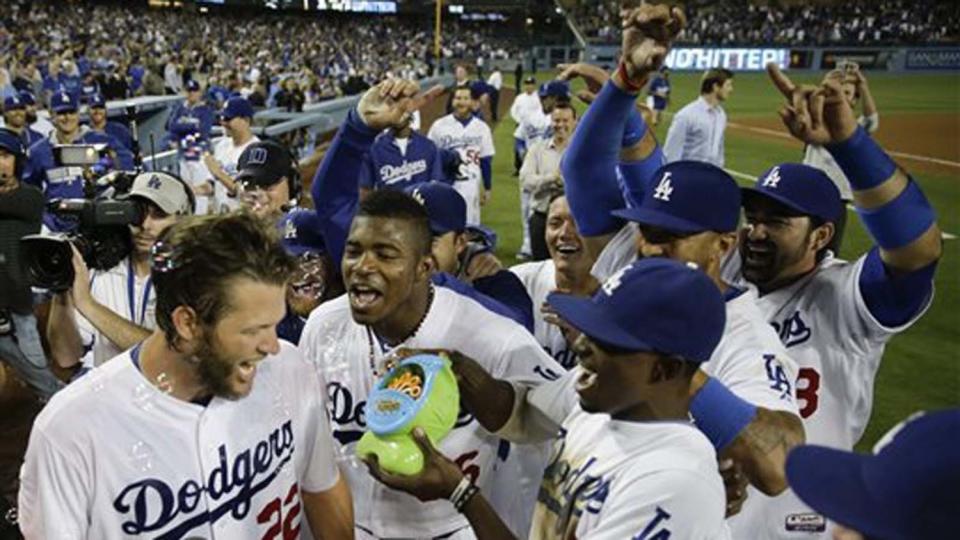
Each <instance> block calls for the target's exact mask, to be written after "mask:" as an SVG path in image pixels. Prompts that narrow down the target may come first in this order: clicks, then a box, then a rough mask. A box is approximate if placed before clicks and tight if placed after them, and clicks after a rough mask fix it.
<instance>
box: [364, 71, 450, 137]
mask: <svg viewBox="0 0 960 540" xmlns="http://www.w3.org/2000/svg"><path fill="white" fill-rule="evenodd" d="M442 93H443V86H440V85H436V86H434V87H432V88H430V89H429V90H427V91H426V92H423V93H420V85H418V84H417V83H416V82H414V81H407V80H403V79H387V80H385V81H382V82H380V83H379V84H377V85H376V86H374V87H372V88H370V89H369V90H367V91H366V92H365V93H364V94H363V97H361V98H360V102H359V103H358V104H357V112H359V113H360V118H361V119H362V120H363V123H365V124H366V125H367V126H368V127H370V128H372V129H376V130H382V129H386V128H389V127H396V128H400V127H403V126H405V125H406V124H407V122H409V121H410V116H411V115H412V114H413V111H416V110H418V109H420V108H421V107H423V106H424V105H426V104H427V103H429V102H430V101H431V100H433V99H435V98H436V97H437V96H439V95H440V94H442Z"/></svg>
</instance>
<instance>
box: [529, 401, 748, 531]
mask: <svg viewBox="0 0 960 540" xmlns="http://www.w3.org/2000/svg"><path fill="white" fill-rule="evenodd" d="M725 509H726V496H725V494H724V489H723V482H722V480H721V479H720V475H719V473H718V472H717V460H716V454H715V451H714V449H713V446H711V445H710V442H709V441H708V440H707V438H706V437H705V436H704V435H703V434H702V433H700V432H699V431H698V430H697V429H696V428H694V427H692V426H691V425H690V424H684V423H679V422H651V423H643V422H624V421H617V420H612V419H611V418H610V417H609V416H608V415H605V414H588V413H586V412H583V410H582V409H580V407H579V406H577V407H576V409H575V410H574V411H573V412H572V413H571V414H570V416H569V417H568V418H567V419H566V420H565V421H564V423H563V428H562V429H561V431H560V438H559V439H557V441H556V442H555V443H554V452H553V456H552V457H551V458H550V462H549V464H548V465H547V468H546V471H545V472H544V476H543V483H542V485H541V488H540V497H539V500H538V501H537V508H536V511H535V513H534V520H533V529H532V531H531V534H530V538H531V539H537V540H547V539H557V540H561V539H568V538H577V539H579V540H599V539H606V540H627V539H631V538H632V539H634V540H654V539H663V538H684V539H714V538H729V537H730V535H729V531H728V530H727V527H726V525H725V523H724V519H723V516H724V512H725Z"/></svg>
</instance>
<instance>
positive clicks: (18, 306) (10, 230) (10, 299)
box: [0, 128, 63, 401]
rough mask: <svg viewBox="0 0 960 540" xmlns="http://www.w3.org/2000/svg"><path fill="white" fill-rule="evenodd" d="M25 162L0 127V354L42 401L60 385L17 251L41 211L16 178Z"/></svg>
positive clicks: (36, 227)
mask: <svg viewBox="0 0 960 540" xmlns="http://www.w3.org/2000/svg"><path fill="white" fill-rule="evenodd" d="M25 163H26V155H25V153H24V149H23V145H22V144H21V142H20V137H19V136H18V135H17V134H16V133H15V132H13V131H10V130H8V129H5V128H0V358H2V359H3V361H4V362H6V363H7V364H8V365H9V366H10V367H12V368H13V369H14V370H15V371H16V372H17V374H18V375H19V376H20V378H21V379H23V380H24V382H26V383H27V384H28V385H30V387H31V389H32V390H33V391H34V392H35V393H36V395H37V396H38V397H39V398H40V399H41V400H43V401H46V400H47V399H49V397H50V396H51V395H53V393H54V392H56V391H57V390H59V389H60V388H61V387H62V386H63V385H62V383H61V382H60V381H59V380H57V378H56V377H54V375H53V373H51V372H50V370H49V368H48V367H47V358H46V356H45V355H44V353H43V346H42V345H41V343H40V335H39V333H38V330H37V319H36V318H35V317H34V314H33V296H32V294H31V291H30V282H29V279H28V274H27V272H26V269H25V266H24V264H23V258H22V256H21V253H20V238H22V237H23V236H26V235H29V234H34V233H37V232H39V231H40V220H41V216H42V215H43V194H41V193H40V191H39V190H38V189H36V188H35V187H33V186H28V185H26V184H24V183H22V182H21V181H20V175H21V173H22V171H23V167H24V165H25Z"/></svg>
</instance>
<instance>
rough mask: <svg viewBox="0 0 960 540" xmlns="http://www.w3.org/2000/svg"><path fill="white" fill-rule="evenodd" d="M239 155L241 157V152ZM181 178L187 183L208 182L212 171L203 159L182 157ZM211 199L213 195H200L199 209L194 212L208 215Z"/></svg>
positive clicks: (194, 184) (198, 199)
mask: <svg viewBox="0 0 960 540" xmlns="http://www.w3.org/2000/svg"><path fill="white" fill-rule="evenodd" d="M237 157H239V154H238V156H237ZM180 178H183V180H184V181H185V182H186V183H187V184H190V185H191V186H196V185H199V184H203V183H206V181H207V180H209V179H210V171H209V170H207V166H206V165H204V164H203V161H201V160H195V159H181V160H180ZM214 190H216V188H214ZM210 199H212V197H200V196H198V197H197V211H196V212H194V213H195V214H196V215H198V216H203V215H206V214H207V212H208V210H209V208H210Z"/></svg>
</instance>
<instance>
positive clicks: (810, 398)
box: [797, 368, 820, 418]
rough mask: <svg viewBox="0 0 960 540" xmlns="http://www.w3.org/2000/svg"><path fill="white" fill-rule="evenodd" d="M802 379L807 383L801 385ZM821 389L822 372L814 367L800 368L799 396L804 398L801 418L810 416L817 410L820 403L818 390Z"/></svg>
mask: <svg viewBox="0 0 960 540" xmlns="http://www.w3.org/2000/svg"><path fill="white" fill-rule="evenodd" d="M801 381H806V384H804V385H801V384H800V382H801ZM819 391H820V374H819V373H817V370H815V369H813V368H800V373H799V374H797V398H799V399H802V400H803V406H802V407H801V408H800V418H809V417H810V416H812V415H813V413H815V412H817V407H818V406H819V405H820V397H819V396H818V395H817V392H819Z"/></svg>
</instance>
